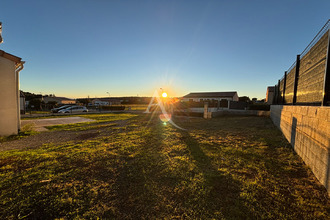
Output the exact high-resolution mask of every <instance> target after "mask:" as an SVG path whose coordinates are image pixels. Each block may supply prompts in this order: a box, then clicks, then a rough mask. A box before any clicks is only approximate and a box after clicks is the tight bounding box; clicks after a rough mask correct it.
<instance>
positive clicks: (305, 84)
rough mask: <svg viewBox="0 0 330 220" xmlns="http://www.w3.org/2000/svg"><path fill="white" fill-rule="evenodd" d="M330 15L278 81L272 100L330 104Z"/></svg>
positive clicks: (299, 103)
mask: <svg viewBox="0 0 330 220" xmlns="http://www.w3.org/2000/svg"><path fill="white" fill-rule="evenodd" d="M329 28H330V19H329V20H328V21H327V22H326V24H325V25H324V26H323V27H322V29H321V30H320V31H319V33H318V34H317V35H316V36H315V37H314V39H313V40H312V41H311V42H310V43H309V44H308V46H307V47H306V48H305V49H304V51H303V52H302V53H301V54H300V55H297V59H296V61H295V62H294V63H293V64H292V65H291V67H290V68H289V69H288V70H287V71H285V73H284V76H283V77H282V78H281V79H280V80H278V83H277V85H275V96H274V100H273V104H281V105H283V104H293V105H323V106H329V105H330V71H329V69H330V64H329V59H330V58H329V50H330V48H329V46H330V30H329Z"/></svg>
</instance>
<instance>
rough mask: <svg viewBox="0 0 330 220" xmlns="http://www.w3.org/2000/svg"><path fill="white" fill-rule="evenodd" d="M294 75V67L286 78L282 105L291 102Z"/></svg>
mask: <svg viewBox="0 0 330 220" xmlns="http://www.w3.org/2000/svg"><path fill="white" fill-rule="evenodd" d="M295 73H296V66H294V67H293V68H292V69H291V71H290V72H288V75H287V77H286V88H285V100H284V103H292V102H293V85H294V74H295Z"/></svg>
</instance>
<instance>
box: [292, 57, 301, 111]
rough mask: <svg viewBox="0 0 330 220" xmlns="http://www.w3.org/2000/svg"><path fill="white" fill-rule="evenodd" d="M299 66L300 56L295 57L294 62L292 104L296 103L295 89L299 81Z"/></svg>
mask: <svg viewBox="0 0 330 220" xmlns="http://www.w3.org/2000/svg"><path fill="white" fill-rule="evenodd" d="M299 66H300V55H297V61H296V73H295V75H294V86H293V102H292V104H293V105H294V104H296V102H297V88H298V80H299Z"/></svg>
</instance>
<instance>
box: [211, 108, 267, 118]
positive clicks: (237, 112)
mask: <svg viewBox="0 0 330 220" xmlns="http://www.w3.org/2000/svg"><path fill="white" fill-rule="evenodd" d="M225 115H256V116H266V117H269V115H270V111H259V110H235V109H229V110H220V111H217V112H212V118H214V117H220V116H225Z"/></svg>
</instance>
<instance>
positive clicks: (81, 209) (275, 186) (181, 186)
mask: <svg viewBox="0 0 330 220" xmlns="http://www.w3.org/2000/svg"><path fill="white" fill-rule="evenodd" d="M117 116H118V117H119V118H120V117H122V116H120V114H118V115H117ZM84 117H85V116H84ZM102 117H107V116H106V115H104V116H101V115H100V118H99V119H97V120H99V123H100V125H101V124H102ZM104 119H105V118H104ZM124 119H126V120H127V121H128V123H125V124H122V125H119V126H107V127H103V126H101V127H95V126H96V125H95V124H92V125H89V124H85V125H84V126H85V128H84V129H83V131H80V130H79V129H77V128H74V129H77V130H74V131H76V132H86V129H87V130H88V129H91V130H93V129H94V130H95V129H99V130H102V132H103V133H104V134H106V135H103V136H98V137H91V138H89V139H85V140H83V141H77V140H76V141H69V142H64V143H60V144H46V145H43V146H42V147H39V148H29V149H23V150H9V151H3V152H1V153H0V219H18V218H27V219H34V218H37V219H61V218H62V219H75V218H76V219H81V218H88V219H96V218H97V217H99V218H103V219H104V218H105V219H173V218H174V219H181V218H185V219H327V217H329V211H330V202H329V201H330V200H329V197H328V196H327V192H326V190H325V189H324V187H323V186H321V185H320V184H319V183H318V181H317V180H316V178H315V177H314V176H313V174H312V173H311V171H310V169H308V168H307V167H306V166H305V165H304V163H303V162H302V160H301V159H300V158H299V157H298V156H297V155H296V154H295V153H294V152H293V150H292V148H290V146H289V145H288V143H287V141H286V140H285V139H284V138H283V136H282V135H281V133H280V132H279V131H278V130H277V129H276V128H275V127H274V126H273V125H272V123H271V121H270V119H269V118H262V117H226V118H215V119H212V120H204V119H202V118H193V119H186V118H177V119H175V122H176V123H177V124H178V125H179V126H180V127H183V128H186V129H187V130H180V129H177V128H175V127H173V126H171V125H170V124H167V125H164V124H163V123H161V121H160V120H159V119H157V118H154V119H152V120H150V118H148V117H147V115H138V116H137V115H135V116H134V117H126V118H124ZM105 120H107V119H105ZM88 126H90V127H88ZM61 129H64V130H65V129H68V128H67V127H65V126H63V127H62V128H61V127H57V128H56V129H55V130H56V131H50V132H59V131H60V130H61ZM64 132H65V131H64ZM26 138H29V137H26ZM27 147H31V146H27Z"/></svg>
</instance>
